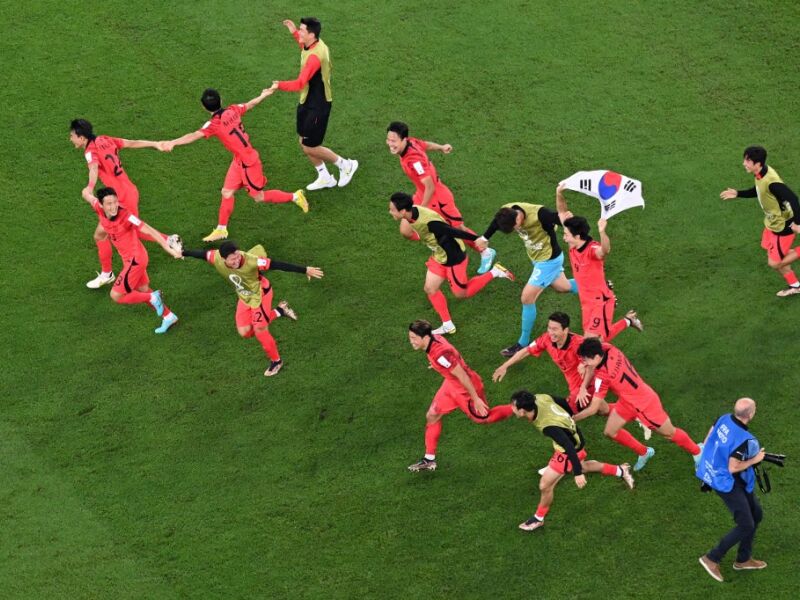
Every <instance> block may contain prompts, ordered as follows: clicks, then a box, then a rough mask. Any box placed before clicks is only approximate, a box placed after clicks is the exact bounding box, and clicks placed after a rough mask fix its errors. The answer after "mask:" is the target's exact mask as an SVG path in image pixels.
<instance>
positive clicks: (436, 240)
mask: <svg viewBox="0 0 800 600" xmlns="http://www.w3.org/2000/svg"><path fill="white" fill-rule="evenodd" d="M389 214H390V215H391V216H392V218H393V219H394V220H395V221H400V231H401V233H404V234H406V233H407V232H412V233H415V234H416V235H417V236H418V237H419V239H420V241H421V242H422V243H423V244H425V245H426V246H428V248H430V250H431V252H432V254H431V256H430V258H429V259H428V261H427V262H426V263H425V266H426V267H427V268H428V272H427V274H426V275H425V286H424V288H423V289H424V290H425V293H426V294H427V295H428V300H430V303H431V305H433V309H434V310H435V311H436V313H437V314H438V315H439V317H440V318H441V319H442V325H441V327H438V328H437V329H436V330H435V331H434V333H435V334H436V335H443V334H450V333H455V331H456V326H455V324H454V323H453V321H452V319H451V318H450V309H449V308H448V306H447V299H446V298H445V297H444V294H443V293H442V290H441V287H442V284H443V283H444V282H445V281H447V282H448V283H449V284H450V289H451V290H452V292H453V294H454V295H455V296H456V298H471V297H472V296H474V295H475V294H477V293H478V292H479V291H481V290H482V289H483V288H484V287H486V284H488V283H489V282H490V281H491V280H492V279H494V278H495V277H502V278H505V279H510V280H511V281H514V274H513V273H512V272H511V271H509V270H508V269H506V268H505V267H504V266H503V265H500V264H495V265H494V266H493V267H492V268H491V270H490V271H489V272H488V273H484V274H483V275H478V276H476V277H473V278H472V279H469V278H468V277H467V265H468V262H469V260H468V258H467V255H466V254H465V253H464V243H463V242H462V241H461V240H462V239H465V238H467V237H468V236H469V237H472V238H475V237H476V236H475V234H474V233H469V232H467V231H464V230H463V229H455V228H454V227H451V226H450V225H448V224H447V223H446V222H445V220H444V219H443V218H442V217H441V216H439V214H438V213H436V212H434V211H433V210H431V209H429V208H425V207H424V206H414V203H413V202H412V200H411V196H409V195H408V194H406V193H403V192H395V193H394V194H392V198H391V200H390V202H389ZM406 237H409V236H408V235H406Z"/></svg>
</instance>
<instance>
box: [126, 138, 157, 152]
mask: <svg viewBox="0 0 800 600" xmlns="http://www.w3.org/2000/svg"><path fill="white" fill-rule="evenodd" d="M158 144H159V142H151V141H150V140H126V139H124V138H123V140H122V147H123V148H155V149H156V150H158V149H159V147H158Z"/></svg>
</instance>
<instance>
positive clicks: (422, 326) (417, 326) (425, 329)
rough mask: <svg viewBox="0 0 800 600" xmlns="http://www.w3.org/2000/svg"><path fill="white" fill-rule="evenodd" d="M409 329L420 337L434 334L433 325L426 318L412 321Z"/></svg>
mask: <svg viewBox="0 0 800 600" xmlns="http://www.w3.org/2000/svg"><path fill="white" fill-rule="evenodd" d="M408 330H409V331H411V332H412V333H416V334H417V335H418V336H420V337H425V336H426V335H427V336H431V335H433V325H431V324H430V322H429V321H426V320H424V319H417V320H416V321H414V322H413V323H411V325H409V326H408Z"/></svg>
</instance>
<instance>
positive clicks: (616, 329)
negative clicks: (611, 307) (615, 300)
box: [603, 319, 628, 342]
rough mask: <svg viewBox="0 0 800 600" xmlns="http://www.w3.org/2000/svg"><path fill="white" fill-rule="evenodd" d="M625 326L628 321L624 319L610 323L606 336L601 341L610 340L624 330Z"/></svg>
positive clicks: (626, 326)
mask: <svg viewBox="0 0 800 600" xmlns="http://www.w3.org/2000/svg"><path fill="white" fill-rule="evenodd" d="M627 328H628V321H627V320H626V319H620V320H619V321H617V322H616V323H612V325H611V329H609V330H608V336H607V337H606V339H605V340H603V341H605V342H610V341H611V340H613V339H614V338H615V337H617V336H618V335H619V334H620V333H621V332H623V331H625V330H626V329H627Z"/></svg>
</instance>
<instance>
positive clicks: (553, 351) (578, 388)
mask: <svg viewBox="0 0 800 600" xmlns="http://www.w3.org/2000/svg"><path fill="white" fill-rule="evenodd" d="M569 323H570V319H569V315H567V314H565V313H563V312H554V313H553V314H552V315H550V316H549V317H548V318H547V331H546V332H545V333H543V334H542V335H540V336H539V337H538V338H536V339H535V340H534V341H533V342H531V343H530V345H528V346H525V347H524V348H522V349H521V350H519V351H518V352H517V353H516V354H515V355H514V356H512V357H511V358H509V359H508V360H507V361H506V362H504V363H503V364H502V365H500V366H499V367H497V369H495V371H494V373H493V374H492V381H494V382H498V381H502V380H503V378H504V377H505V376H506V373H507V372H508V368H509V367H510V366H511V365H515V364H517V363H518V362H521V361H523V360H524V359H525V358H527V357H528V356H535V357H537V358H538V357H539V356H541V355H542V353H543V352H547V354H549V355H550V358H551V359H552V360H553V362H554V363H555V364H556V365H557V366H558V368H559V369H560V370H561V373H563V375H564V379H565V380H566V382H567V388H568V389H569V396H568V397H567V399H566V402H567V406H568V408H569V413H570V415H577V414H579V413H580V412H581V409H582V408H583V406H585V405H586V404H587V401H588V400H589V398H588V396H587V390H586V381H587V378H589V377H590V376H591V374H585V373H581V370H582V369H581V367H582V361H581V357H580V356H578V347H579V346H580V345H581V344H582V343H583V340H584V338H583V337H582V336H580V335H578V334H577V333H572V332H571V331H570V330H569ZM589 381H591V379H589ZM611 407H612V405H610V404H608V403H606V401H605V400H603V401H600V402H598V407H597V414H600V415H605V416H607V415H608V414H609V413H610V412H611ZM585 416H588V415H584V416H582V417H581V418H585ZM576 420H580V419H576ZM640 424H641V423H640ZM642 427H643V428H644V426H642ZM644 429H645V440H647V439H650V430H649V429H647V428H644ZM614 441H615V442H617V443H619V444H621V445H623V446H626V447H628V448H630V449H631V450H633V451H634V452H635V453H636V455H637V456H638V457H639V458H638V459H637V461H636V464H635V465H634V467H633V470H634V471H639V470H641V469H643V468H644V466H645V465H646V464H647V461H649V460H650V458H651V457H652V456H653V454H655V450H653V449H652V448H649V447H647V446H645V445H644V444H642V443H641V442H640V441H639V440H637V439H636V438H635V437H633V435H631V434H630V433H629V432H628V431H626V430H625V429H620V430H619V431H618V432H617V434H616V436H615V437H614Z"/></svg>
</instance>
